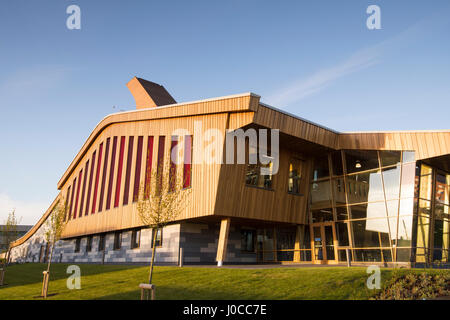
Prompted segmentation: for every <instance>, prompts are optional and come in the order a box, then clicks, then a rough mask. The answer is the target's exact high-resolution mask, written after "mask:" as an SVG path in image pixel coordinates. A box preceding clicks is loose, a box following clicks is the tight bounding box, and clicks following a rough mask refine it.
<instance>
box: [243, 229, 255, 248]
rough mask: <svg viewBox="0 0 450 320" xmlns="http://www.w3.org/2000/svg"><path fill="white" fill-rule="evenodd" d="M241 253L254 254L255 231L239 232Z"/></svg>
mask: <svg viewBox="0 0 450 320" xmlns="http://www.w3.org/2000/svg"><path fill="white" fill-rule="evenodd" d="M241 251H245V252H255V230H241Z"/></svg>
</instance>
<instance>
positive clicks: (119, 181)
mask: <svg viewBox="0 0 450 320" xmlns="http://www.w3.org/2000/svg"><path fill="white" fill-rule="evenodd" d="M124 151H125V137H124V136H122V137H120V151H119V167H118V168H117V181H116V195H115V198H114V208H117V207H118V206H119V198H120V187H121V184H122V170H123V155H124Z"/></svg>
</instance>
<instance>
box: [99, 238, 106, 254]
mask: <svg viewBox="0 0 450 320" xmlns="http://www.w3.org/2000/svg"><path fill="white" fill-rule="evenodd" d="M105 238H106V236H105V235H104V234H101V235H100V236H99V237H98V251H103V250H105Z"/></svg>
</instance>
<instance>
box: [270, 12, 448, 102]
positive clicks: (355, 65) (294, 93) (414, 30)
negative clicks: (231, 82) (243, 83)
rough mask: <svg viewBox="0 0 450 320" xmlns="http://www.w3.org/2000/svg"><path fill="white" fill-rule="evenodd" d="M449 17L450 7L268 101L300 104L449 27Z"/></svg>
mask: <svg viewBox="0 0 450 320" xmlns="http://www.w3.org/2000/svg"><path fill="white" fill-rule="evenodd" d="M445 14H448V7H447V8H445V10H441V11H439V12H437V13H435V14H433V15H431V16H429V17H427V18H425V19H423V20H421V21H419V22H417V23H416V24H413V25H412V26H410V27H409V28H407V29H405V30H404V31H402V32H400V33H398V34H397V35H395V36H393V37H391V38H388V39H386V40H384V41H382V42H380V43H378V44H375V45H373V46H370V47H366V48H363V49H361V50H358V51H357V52H355V53H354V54H352V55H351V56H350V57H349V58H347V59H346V60H344V61H343V62H341V63H339V64H337V65H335V66H332V67H329V68H325V69H321V70H319V71H317V72H315V73H313V74H311V75H309V76H307V77H305V78H302V79H299V80H296V81H294V82H293V83H290V84H287V85H285V86H284V87H282V88H280V89H278V90H277V91H275V92H274V93H273V94H272V95H269V96H268V97H267V102H268V103H270V104H273V105H278V106H283V105H288V104H291V103H293V102H297V101H300V100H302V99H304V98H306V97H308V96H311V95H313V94H317V93H319V92H320V91H322V90H323V89H325V88H326V87H328V86H329V85H331V84H332V83H334V82H336V81H338V80H339V79H340V78H342V77H345V76H347V75H349V74H352V73H355V72H358V71H361V70H364V69H367V68H369V67H371V66H373V65H376V64H377V63H379V62H380V61H381V58H382V57H383V56H384V55H385V54H386V53H388V52H393V51H398V50H401V49H403V48H404V47H405V46H406V45H408V44H409V43H411V42H414V41H417V39H418V38H422V37H425V36H426V35H427V34H429V33H430V31H431V30H434V29H436V28H439V27H443V26H444V25H446V24H447V23H448V17H446V16H445ZM444 17H445V18H444Z"/></svg>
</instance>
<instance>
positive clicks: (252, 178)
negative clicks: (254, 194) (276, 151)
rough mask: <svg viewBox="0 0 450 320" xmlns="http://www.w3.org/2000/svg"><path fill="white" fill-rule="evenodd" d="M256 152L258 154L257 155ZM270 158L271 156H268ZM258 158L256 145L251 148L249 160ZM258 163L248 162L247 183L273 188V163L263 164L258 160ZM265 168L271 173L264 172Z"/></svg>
mask: <svg viewBox="0 0 450 320" xmlns="http://www.w3.org/2000/svg"><path fill="white" fill-rule="evenodd" d="M255 153H256V155H255ZM266 158H269V157H266ZM250 159H258V153H257V148H256V147H250V148H249V160H250ZM257 162H258V163H256V164H250V163H249V164H248V165H247V172H246V176H245V183H246V184H247V185H249V186H254V187H259V188H264V189H268V190H271V189H272V166H273V163H272V162H269V163H267V164H262V163H260V162H259V159H258V160H257ZM263 168H264V169H265V171H266V172H269V174H262V172H261V169H263Z"/></svg>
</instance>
